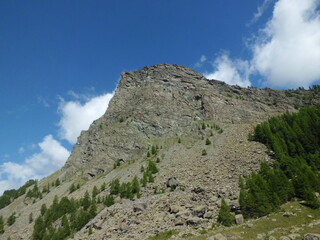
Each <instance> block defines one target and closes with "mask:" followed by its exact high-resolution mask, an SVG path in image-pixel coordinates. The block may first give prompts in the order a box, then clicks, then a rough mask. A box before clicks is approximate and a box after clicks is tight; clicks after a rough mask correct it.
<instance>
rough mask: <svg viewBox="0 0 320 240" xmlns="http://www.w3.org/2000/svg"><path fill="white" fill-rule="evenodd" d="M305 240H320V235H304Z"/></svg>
mask: <svg viewBox="0 0 320 240" xmlns="http://www.w3.org/2000/svg"><path fill="white" fill-rule="evenodd" d="M303 240H320V234H317V233H307V234H305V235H304V237H303Z"/></svg>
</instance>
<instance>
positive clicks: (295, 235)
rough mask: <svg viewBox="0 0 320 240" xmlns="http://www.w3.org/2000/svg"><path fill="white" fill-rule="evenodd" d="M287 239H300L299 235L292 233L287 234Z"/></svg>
mask: <svg viewBox="0 0 320 240" xmlns="http://www.w3.org/2000/svg"><path fill="white" fill-rule="evenodd" d="M288 237H289V238H290V239H292V240H294V239H301V235H300V234H298V233H292V234H289V235H288Z"/></svg>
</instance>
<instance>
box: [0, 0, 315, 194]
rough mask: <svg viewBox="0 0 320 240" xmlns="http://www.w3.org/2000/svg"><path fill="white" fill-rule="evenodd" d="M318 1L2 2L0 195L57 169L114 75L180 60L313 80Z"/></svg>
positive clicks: (245, 77) (262, 81) (106, 96)
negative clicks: (30, 179)
mask: <svg viewBox="0 0 320 240" xmlns="http://www.w3.org/2000/svg"><path fill="white" fill-rule="evenodd" d="M319 6H320V3H319V0H304V1H301V0H250V1H234V0H214V1H212V0H202V1H195V0H192V1H191V0H170V1H169V0H162V1H156V0H136V1H132V0H113V1H112V0H110V1H102V0H101V1H98V0H95V1H84V0H68V1H64V0H56V1H43V0H39V1H37V0H30V1H9V0H4V1H0V81H1V88H0V100H1V101H0V112H1V114H0V131H1V135H2V138H1V140H0V193H1V192H2V191H3V190H5V189H8V188H12V187H17V186H19V185H21V184H22V183H23V182H24V181H26V180H28V179H29V178H42V177H44V176H46V175H48V174H50V173H52V172H53V171H55V170H57V169H58V168H60V167H61V166H62V165H63V164H64V162H65V160H66V159H67V157H68V155H69V154H70V151H71V149H72V146H73V144H74V143H75V141H76V137H77V136H78V135H79V133H80V131H81V130H83V129H87V128H88V126H89V125H90V123H91V122H92V121H93V120H94V119H96V118H98V117H100V116H101V115H102V114H103V113H104V112H105V110H106V108H107V105H108V102H109V100H110V99H111V97H112V94H113V91H114V89H115V87H116V85H117V82H118V80H119V77H120V73H121V72H124V71H134V70H138V69H140V68H142V67H144V66H147V65H154V64H159V63H171V64H180V65H185V66H188V67H191V68H193V69H195V70H196V71H198V72H201V73H203V74H204V75H205V76H206V77H207V78H209V79H219V80H222V81H225V82H227V83H229V84H237V85H240V86H248V85H251V86H257V87H274V88H282V89H285V88H295V87H298V86H304V87H308V86H310V85H312V84H315V83H318V81H319V79H320V67H319V63H320V30H319V29H320V17H319Z"/></svg>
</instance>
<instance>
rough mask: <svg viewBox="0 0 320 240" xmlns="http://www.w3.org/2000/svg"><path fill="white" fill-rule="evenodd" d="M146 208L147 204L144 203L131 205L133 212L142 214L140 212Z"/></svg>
mask: <svg viewBox="0 0 320 240" xmlns="http://www.w3.org/2000/svg"><path fill="white" fill-rule="evenodd" d="M146 208H147V204H146V203H142V202H140V203H135V204H134V205H133V211H134V212H142V211H144V210H145V209H146Z"/></svg>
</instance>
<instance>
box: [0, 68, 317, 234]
mask: <svg viewBox="0 0 320 240" xmlns="http://www.w3.org/2000/svg"><path fill="white" fill-rule="evenodd" d="M319 99H320V98H319V94H318V92H317V88H314V89H311V90H304V89H299V90H285V91H280V90H273V89H256V88H241V87H238V86H229V85H227V84H225V83H223V82H219V81H215V80H207V79H205V78H204V77H203V76H202V75H201V74H199V73H197V72H195V71H193V70H192V69H190V68H187V67H183V66H178V65H169V64H160V65H155V66H151V67H145V68H143V69H141V70H139V71H136V72H129V73H123V74H122V76H121V80H120V82H119V85H118V88H117V90H116V93H115V96H114V97H113V99H112V100H111V102H110V104H109V108H108V110H107V112H106V113H105V114H104V116H102V117H101V118H100V119H98V120H96V121H95V122H94V123H93V124H92V125H91V126H90V128H89V130H88V131H84V132H82V133H81V135H80V137H79V138H78V141H77V143H76V145H75V146H74V149H73V151H72V154H71V156H70V157H69V159H68V160H67V162H66V164H65V166H64V167H63V168H62V169H61V170H59V171H57V172H56V173H54V174H52V175H51V176H49V177H47V178H45V179H43V180H41V181H39V182H38V184H37V186H38V188H39V191H40V192H41V195H42V196H41V197H40V196H38V195H37V194H33V195H32V194H29V195H28V196H27V193H26V194H23V195H22V196H20V197H18V198H17V199H15V200H14V201H13V202H12V203H11V204H9V205H8V206H6V207H4V208H2V209H0V215H2V216H3V217H4V219H8V217H9V216H10V215H11V214H12V213H13V212H15V216H16V220H15V222H14V223H13V224H12V225H11V226H6V227H5V232H4V233H3V234H2V235H1V239H7V238H8V237H9V236H10V237H11V239H12V240H14V239H32V232H33V228H34V224H35V222H36V221H35V219H37V217H38V216H39V215H40V214H41V208H42V206H43V204H45V205H46V206H47V208H49V207H50V206H51V205H52V203H53V202H54V199H55V196H57V197H56V199H58V201H61V199H62V198H63V197H67V198H68V199H71V198H74V199H75V201H77V200H79V199H81V198H82V199H84V196H85V193H86V191H88V193H89V194H90V195H92V192H93V189H94V187H95V186H96V188H97V191H96V192H95V193H94V195H95V197H94V198H95V199H96V200H94V202H95V204H96V207H97V209H96V212H95V214H93V215H92V216H91V217H90V218H92V219H91V220H90V221H89V222H88V223H85V224H84V225H85V226H84V227H82V226H81V228H80V227H79V229H77V231H75V233H74V237H73V238H72V239H146V238H147V237H149V236H151V235H154V234H156V233H158V232H165V231H168V230H171V229H175V230H176V231H177V232H179V233H181V234H194V233H197V232H198V231H199V230H204V229H209V228H211V227H212V225H213V224H215V223H216V219H217V214H218V211H219V207H220V205H221V199H222V198H224V199H226V200H227V202H228V203H229V204H233V205H234V206H238V198H239V186H238V184H239V177H240V176H248V175H249V174H250V173H251V172H252V171H257V170H258V169H259V166H260V163H261V162H262V161H267V162H270V161H273V160H272V158H271V157H270V154H269V153H270V152H269V150H268V149H267V148H266V146H265V145H263V144H261V143H258V142H253V141H249V140H248V135H249V133H251V132H252V131H253V128H254V126H256V124H258V123H261V122H262V121H264V120H267V119H268V118H270V117H272V116H277V115H279V114H282V113H284V112H286V111H288V112H296V111H297V109H299V108H301V107H303V106H309V105H314V104H316V103H318V102H319ZM150 164H151V165H152V164H153V165H155V166H156V169H157V171H155V170H154V171H153V170H152V168H153V166H150ZM135 176H136V177H137V179H139V182H140V180H141V183H140V188H141V190H140V191H137V192H134V191H133V190H132V189H131V190H130V191H131V192H130V193H128V194H127V193H126V194H124V195H123V197H120V196H119V195H121V194H118V193H115V194H112V195H114V198H115V199H114V202H115V204H114V205H112V206H109V207H108V206H106V204H104V203H103V202H105V200H103V201H102V199H105V197H106V196H110V191H111V192H112V191H114V189H112V188H111V189H110V183H112V182H114V181H115V179H118V180H119V182H120V183H129V182H130V183H133V179H134V177H135ZM57 179H58V181H57ZM143 185H145V186H143ZM48 186H49V187H48ZM131 186H133V184H132V185H131ZM48 188H49V189H50V190H48ZM28 189H29V190H30V189H34V185H33V186H30V187H28ZM44 189H45V191H43V190H44ZM71 189H72V190H71ZM119 191H120V190H119ZM35 192H36V191H35ZM99 199H100V200H101V201H99ZM83 202H84V201H83V200H81V201H80V200H79V203H78V202H76V204H75V205H77V204H79V205H77V206H78V207H79V208H80V207H83ZM74 211H75V212H73V213H74V214H75V216H78V215H77V214H80V213H78V212H77V211H78V210H77V209H75V210H74ZM31 213H32V218H33V221H31V220H30V214H31ZM96 214H97V215H96ZM62 215H63V214H62ZM62 215H61V216H62ZM95 215H96V216H95ZM66 216H67V218H69V221H71V220H72V219H71V216H72V213H68V214H66ZM90 218H88V219H90ZM53 219H54V218H53ZM52 226H53V227H52V228H53V230H51V231H52V232H55V231H56V230H55V229H59V228H62V227H64V224H63V221H62V219H61V218H58V219H56V220H54V222H53V225H52ZM57 231H58V230H57ZM89 233H90V235H89ZM49 239H50V238H49Z"/></svg>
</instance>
